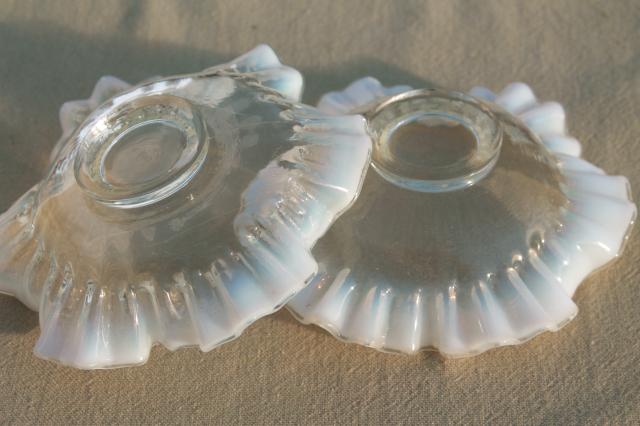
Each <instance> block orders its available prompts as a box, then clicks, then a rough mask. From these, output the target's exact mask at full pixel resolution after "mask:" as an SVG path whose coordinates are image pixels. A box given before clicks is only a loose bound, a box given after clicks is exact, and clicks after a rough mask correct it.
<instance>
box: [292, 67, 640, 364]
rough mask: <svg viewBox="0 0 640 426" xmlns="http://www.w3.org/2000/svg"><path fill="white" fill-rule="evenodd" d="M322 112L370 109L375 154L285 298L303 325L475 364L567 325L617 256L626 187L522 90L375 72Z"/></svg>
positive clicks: (627, 203) (630, 209)
mask: <svg viewBox="0 0 640 426" xmlns="http://www.w3.org/2000/svg"><path fill="white" fill-rule="evenodd" d="M319 108H320V109H322V110H324V111H326V112H329V113H334V114H344V113H354V112H357V113H363V114H364V115H365V117H366V118H367V121H368V127H369V133H370V135H371V137H372V140H373V153H372V162H371V166H372V167H371V168H370V169H369V171H368V172H367V175H366V178H365V181H364V184H363V188H362V192H361V194H360V195H359V197H358V199H357V201H356V202H355V204H354V205H353V207H351V208H350V210H349V211H348V212H347V213H346V214H344V215H343V216H342V217H341V218H340V219H338V220H337V221H336V223H335V224H334V225H333V226H332V228H331V229H330V230H329V232H328V233H327V234H326V235H325V236H324V237H323V238H321V239H320V240H319V242H318V243H317V245H316V246H315V248H314V250H313V254H314V256H315V258H316V260H317V261H318V263H319V268H320V270H319V273H318V274H317V275H316V277H315V278H314V279H313V281H312V282H311V284H310V285H309V286H308V287H306V288H305V289H304V290H302V291H301V292H300V293H299V294H298V295H297V296H296V297H295V298H294V299H292V301H291V302H290V303H289V304H288V307H289V309H290V310H291V311H292V312H293V313H294V315H295V316H296V317H297V318H299V319H300V320H301V321H303V322H305V323H312V324H316V325H319V326H321V327H323V328H325V329H327V330H329V331H330V332H331V333H332V334H334V335H335V336H336V337H338V338H340V339H343V340H345V341H349V342H355V343H359V344H362V345H366V346H370V347H373V348H376V349H380V350H384V351H392V352H405V353H414V352H416V351H419V350H423V349H434V350H438V351H439V352H441V353H442V354H444V355H446V356H451V357H459V356H468V355H473V354H477V353H480V352H482V351H485V350H487V349H489V348H492V347H496V346H501V345H510V344H517V343H521V342H523V341H525V340H527V339H529V338H531V337H533V336H535V335H536V334H538V333H540V332H542V331H545V330H552V331H554V330H558V329H559V328H560V327H562V326H563V325H564V324H566V323H567V322H568V321H569V320H571V319H572V318H573V317H574V316H575V315H576V313H577V308H576V305H575V304H574V303H573V301H572V300H571V297H572V295H573V294H574V292H575V290H576V287H577V286H578V285H579V284H580V282H581V281H582V280H583V279H584V278H585V277H586V276H587V275H589V274H590V273H591V272H593V271H594V270H596V269H598V268H600V267H602V266H603V265H605V264H607V263H609V262H610V261H611V260H613V259H614V258H616V257H617V256H618V255H619V254H620V253H621V251H622V248H623V246H624V243H625V241H626V239H627V237H628V232H629V229H630V226H631V224H632V223H633V221H634V218H635V214H636V207H635V205H634V204H633V203H632V202H631V196H630V190H629V183H628V181H627V179H626V178H624V177H621V176H608V175H606V174H605V173H604V172H603V171H602V170H601V169H599V168H598V167H596V166H594V165H593V164H591V163H589V162H587V161H585V160H583V159H582V158H580V151H581V149H580V144H579V142H578V141H576V140H575V139H573V138H571V137H570V136H568V135H567V132H566V126H565V113H564V110H563V108H562V106H561V105H559V104H558V103H554V102H547V103H541V102H539V101H538V100H537V99H536V97H535V96H534V94H533V92H532V91H531V89H530V88H529V87H528V86H527V85H525V84H522V83H515V84H511V85H509V86H508V87H506V88H505V89H504V90H503V91H502V92H500V93H499V94H497V95H495V94H493V93H491V92H490V91H489V90H487V89H483V88H476V89H474V90H472V91H471V93H470V94H469V95H467V94H463V93H458V92H448V91H442V90H438V89H424V90H411V88H409V87H407V86H397V87H391V88H386V87H383V86H382V85H380V83H379V82H378V81H377V80H375V79H372V78H365V79H362V80H358V81H356V82H355V83H353V84H352V85H351V86H349V87H348V88H347V89H345V90H344V91H342V92H332V93H329V94H327V95H325V96H324V97H323V98H322V99H321V101H320V104H319Z"/></svg>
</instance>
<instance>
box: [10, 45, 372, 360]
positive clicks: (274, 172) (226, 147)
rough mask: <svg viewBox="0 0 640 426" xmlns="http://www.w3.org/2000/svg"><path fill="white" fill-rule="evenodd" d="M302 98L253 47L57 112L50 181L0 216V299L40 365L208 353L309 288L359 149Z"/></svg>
mask: <svg viewBox="0 0 640 426" xmlns="http://www.w3.org/2000/svg"><path fill="white" fill-rule="evenodd" d="M301 90H302V77H301V75H300V73H298V72H297V71H296V70H294V69H292V68H289V67H285V66H283V65H281V64H280V62H279V61H278V59H277V57H276V56H275V54H274V52H273V51H272V50H271V49H270V48H269V47H267V46H259V47H257V48H256V49H254V50H253V51H251V52H250V53H248V54H246V55H244V56H242V57H240V58H238V59H236V60H234V61H232V62H230V63H227V64H224V65H221V66H217V67H213V68H209V69H207V70H204V71H202V72H200V73H196V74H191V75H182V76H175V77H169V78H161V79H156V80H153V81H148V82H145V83H142V84H139V85H137V86H133V87H132V86H130V85H128V84H126V83H124V82H122V81H120V80H117V79H115V78H111V77H107V78H103V79H101V80H100V81H99V82H98V84H97V85H96V88H95V90H94V93H93V95H92V96H91V98H89V99H87V100H83V101H75V102H71V103H67V104H65V105H64V106H63V107H62V109H61V122H62V127H63V136H62V138H61V139H60V142H59V143H58V144H57V146H56V148H55V149H54V152H53V154H52V164H51V167H50V169H49V171H48V172H47V174H46V177H45V178H44V179H43V180H42V182H40V183H39V184H37V185H36V186H35V187H34V188H33V189H31V190H30V191H29V192H27V193H26V194H25V195H24V196H23V197H22V198H21V199H20V200H18V201H17V202H16V203H15V204H14V205H13V206H12V207H11V208H10V209H9V210H8V211H7V212H5V213H4V214H2V215H1V216H0V291H2V292H3V293H7V294H11V295H15V296H16V297H17V298H19V299H20V300H21V301H22V302H23V303H25V304H26V305H27V306H29V307H30V308H31V309H34V310H37V311H39V315H40V328H41V335H40V338H39V340H38V342H37V345H36V349H35V352H36V354H37V355H38V356H40V357H43V358H46V359H52V360H56V361H59V362H61V363H63V364H66V365H71V366H74V367H79V368H107V367H116V366H125V365H134V364H140V363H143V362H144V361H146V359H147V358H148V355H149V351H150V349H151V346H152V345H153V344H155V343H160V344H162V345H164V346H166V347H167V348H169V349H176V348H179V347H182V346H192V345H195V346H199V347H200V348H201V349H202V350H204V351H206V350H209V349H212V348H213V347H215V346H217V345H220V344H222V343H224V342H226V341H228V340H230V339H233V338H234V337H236V336H238V335H239V334H240V333H241V332H242V330H243V329H244V328H245V327H246V326H247V325H248V324H250V323H251V322H252V321H254V320H256V319H257V318H260V317H261V316H264V315H267V314H269V313H271V312H273V311H274V310H275V309H277V308H278V307H279V306H281V305H282V304H283V303H285V302H286V301H287V300H288V299H289V298H290V297H291V296H292V295H293V294H294V293H295V292H297V291H298V290H300V289H301V288H302V287H303V286H304V285H305V284H306V283H307V282H308V280H309V279H310V277H312V276H313V275H314V273H315V272H316V271H317V265H316V263H315V261H314V260H313V258H312V257H311V255H310V252H309V250H310V248H311V247H312V245H313V244H314V243H315V241H316V240H317V239H318V238H319V237H320V236H321V235H322V234H323V233H324V232H325V231H326V229H327V228H328V227H329V225H330V224H331V223H332V221H333V220H334V219H335V218H336V217H337V215H339V214H340V213H341V212H342V211H343V210H345V209H346V208H347V207H348V206H349V205H350V204H351V203H352V201H353V200H354V198H355V197H356V194H357V191H358V189H359V187H360V184H361V180H362V174H363V170H364V169H365V167H366V164H367V163H368V159H369V155H370V140H369V138H368V136H367V135H366V132H365V126H364V125H365V122H364V120H363V118H362V117H360V116H332V115H327V114H325V113H322V112H320V111H318V110H316V109H315V108H311V107H306V106H302V105H300V104H298V103H297V101H298V100H299V97H300V92H301ZM347 165H348V167H347Z"/></svg>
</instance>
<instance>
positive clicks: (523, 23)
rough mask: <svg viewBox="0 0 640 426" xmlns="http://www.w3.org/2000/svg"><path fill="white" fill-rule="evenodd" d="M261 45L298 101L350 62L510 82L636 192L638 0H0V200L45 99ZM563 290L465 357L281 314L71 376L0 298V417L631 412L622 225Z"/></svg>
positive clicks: (40, 130) (636, 398)
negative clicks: (127, 363)
mask: <svg viewBox="0 0 640 426" xmlns="http://www.w3.org/2000/svg"><path fill="white" fill-rule="evenodd" d="M261 42H266V43H269V44H270V45H272V46H273V47H274V48H275V49H276V51H277V52H278V53H279V54H280V56H281V58H282V60H283V61H284V62H286V63H287V64H291V65H293V66H295V67H297V68H299V69H300V70H301V71H302V72H303V73H304V74H305V77H306V81H307V90H306V93H305V97H304V99H305V101H307V102H310V103H314V102H315V101H317V99H318V97H319V96H320V94H321V93H323V92H325V91H328V90H334V89H338V88H341V87H343V86H344V85H346V84H347V83H349V82H350V81H351V80H353V79H355V78H358V77H361V76H364V75H373V76H376V77H378V78H380V79H381V80H382V81H383V82H384V83H387V84H400V83H408V84H412V85H415V86H421V85H425V84H427V82H433V83H437V84H441V85H444V86H448V87H452V88H458V89H468V88H470V87H471V86H473V85H477V84H484V85H487V86H488V87H490V88H492V89H494V90H498V89H500V88H502V87H503V86H504V85H506V84H507V83H509V82H511V81H514V80H521V81H524V82H527V83H529V84H531V85H532V87H533V88H534V89H535V90H536V92H537V93H538V94H539V97H540V98H541V99H557V100H559V101H561V102H562V103H563V104H564V105H565V107H566V109H567V112H568V117H569V128H570V131H571V132H572V134H573V135H575V136H576V137H577V138H578V139H579V140H581V141H582V143H583V145H584V156H585V158H586V159H588V160H589V161H591V162H593V163H595V164H597V165H599V166H601V167H602V168H604V169H605V170H607V171H608V172H609V173H611V174H623V175H626V176H628V177H629V178H630V180H631V183H632V186H633V191H634V198H635V199H636V200H637V199H640V194H639V191H640V167H639V164H640V142H639V138H640V124H639V123H640V121H639V119H638V117H639V116H640V3H639V2H638V0H619V1H604V0H603V1H587V0H575V1H557V0H550V1H526V2H525V1H516V0H512V1H506V0H505V1H427V2H425V1H408V0H407V1H396V2H392V1H380V0H346V1H337V0H336V1H325V0H315V1H294V0H292V1H272V0H252V1H233V0H229V1H218V2H205V1H185V2H178V1H175V2H174V1H140V2H128V1H76V2H73V1H26V0H2V1H1V2H0V211H3V210H5V209H6V208H8V207H9V205H10V204H11V203H12V202H13V201H14V200H15V199H16V198H17V197H18V196H19V195H20V194H22V193H23V192H25V191H26V190H27V189H28V188H29V187H30V186H31V185H33V184H34V183H35V182H36V181H37V180H38V179H39V178H40V176H41V175H42V173H43V170H44V168H45V167H46V164H47V158H48V155H49V151H50V149H51V148H52V146H53V144H54V142H55V141H56V139H57V138H58V136H59V134H60V128H59V125H58V122H57V113H58V108H59V106H60V105H61V104H62V102H64V101H65V100H69V99H77V98H86V97H88V95H89V94H90V92H91V89H92V88H93V84H94V83H95V81H96V80H97V79H98V78H99V77H100V76H101V75H104V74H112V75H115V76H118V77H121V78H123V79H125V80H127V81H130V82H135V81H138V80H141V79H143V78H146V77H149V76H152V75H166V74H174V73H180V72H190V71H196V70H200V69H202V68H204V67H207V66H209V65H212V64H216V63H219V62H221V61H223V60H227V59H230V58H232V57H234V56H235V55H238V54H240V53H242V52H245V51H247V50H248V49H250V48H251V47H253V46H254V45H256V44H258V43H261ZM575 301H576V303H577V304H578V306H579V307H580V313H579V315H578V317H577V318H576V319H575V320H574V321H573V322H571V323H570V324H569V325H568V326H566V327H565V328H564V329H562V330H561V331H560V332H557V333H546V334H543V335H541V336H539V337H537V338H535V339H533V340H532V341H530V342H528V343H526V344H524V345H521V346H516V347H509V348H501V349H496V350H492V351H489V352H487V353H485V354H483V355H481V356H477V357H474V358H469V359H462V360H443V359H440V358H439V357H438V356H435V355H432V354H423V355H419V356H414V357H407V356H399V355H386V354H382V353H378V352H376V351H373V350H370V349H366V348H362V347H358V346H355V345H347V344H344V343H340V342H338V341H337V340H335V339H334V338H333V337H331V336H329V335H328V334H327V333H325V332H323V331H321V330H319V329H317V328H314V327H305V326H302V325H300V324H298V323H297V322H296V321H295V320H294V319H293V318H292V317H291V316H290V315H289V314H288V313H286V312H284V311H281V312H279V313H277V314H275V315H273V316H271V317H268V318H265V319H263V320H261V321H258V322H257V323H256V324H254V325H253V326H252V327H250V328H249V329H248V330H247V331H246V332H245V334H244V335H243V336H242V337H241V338H239V339H237V340H235V341H233V342H231V343H229V344H227V345H224V346H223V347H221V348H219V349H216V350H213V351H211V352H209V353H204V354H203V353H200V352H199V351H198V350H197V349H184V350H179V351H177V352H175V353H171V352H169V351H167V350H166V349H164V348H160V347H157V348H155V349H154V351H153V352H152V356H151V360H150V361H149V363H147V364H146V365H144V366H142V367H137V368H127V369H118V370H111V371H94V372H84V371H77V370H73V369H69V368H65V367H60V366H58V365H56V364H53V363H49V362H45V361H42V360H39V359H37V358H35V357H34V356H33V354H32V348H33V346H34V343H35V341H36V339H37V336H38V332H39V331H38V320H37V314H36V313H34V312H31V311H29V310H27V309H26V308H25V307H24V306H22V305H21V304H20V303H18V302H17V301H16V300H14V299H12V298H9V297H4V296H0V423H8V424H27V423H31V424H101V423H111V424H113V423H117V424H138V423H156V424H158V423H161V424H175V423H179V424H194V423H209V424H253V423H260V424H271V423H278V424H280V423H287V424H288V423H297V424H325V423H326V424H333V423H339V424H349V423H360V424H383V423H385V424H386V423H404V424H409V423H410V424H425V423H427V424H431V423H433V424H443V423H465V424H482V423H491V424H539V423H553V424H575V423H589V424H603V423H610V424H621V423H628V424H637V423H638V422H640V339H639V338H640V308H639V303H640V241H639V240H638V229H637V228H636V231H635V232H634V233H633V234H632V236H631V241H630V244H629V245H628V247H627V251H626V252H625V254H624V256H623V257H622V258H621V259H620V260H619V261H618V262H616V263H615V264H614V265H612V266H611V267H610V268H609V269H607V270H605V271H603V272H599V273H597V274H595V275H593V276H591V277H590V278H589V279H588V280H587V281H586V282H584V283H583V285H582V286H581V287H580V289H579V290H578V292H577V293H576V295H575Z"/></svg>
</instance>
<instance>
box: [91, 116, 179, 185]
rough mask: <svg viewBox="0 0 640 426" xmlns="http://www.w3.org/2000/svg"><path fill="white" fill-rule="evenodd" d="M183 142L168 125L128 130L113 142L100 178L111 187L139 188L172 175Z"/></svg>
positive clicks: (149, 124) (143, 125) (151, 124)
mask: <svg viewBox="0 0 640 426" xmlns="http://www.w3.org/2000/svg"><path fill="white" fill-rule="evenodd" d="M186 145H187V138H186V136H185V134H184V133H183V132H182V131H180V129H178V128H176V127H175V126H173V125H172V124H171V123H170V122H163V121H160V120H158V121H152V122H145V123H141V124H140V125H138V126H135V127H132V128H130V129H129V130H127V131H126V132H124V133H123V134H122V135H120V137H119V138H117V139H116V140H115V141H114V142H113V145H112V147H111V149H109V151H108V152H107V154H106V156H105V157H104V163H103V177H104V179H105V180H106V181H107V182H108V183H110V184H111V185H114V186H127V185H140V184H147V183H150V182H153V181H155V180H157V179H161V178H163V177H164V176H166V175H168V174H171V173H173V169H174V167H175V166H176V163H177V162H178V160H179V159H180V157H181V156H182V153H183V151H184V149H185V147H186Z"/></svg>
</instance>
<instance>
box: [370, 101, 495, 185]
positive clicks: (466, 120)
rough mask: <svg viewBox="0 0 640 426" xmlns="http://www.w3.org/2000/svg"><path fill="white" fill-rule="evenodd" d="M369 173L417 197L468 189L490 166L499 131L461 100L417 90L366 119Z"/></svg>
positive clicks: (489, 117) (482, 110) (481, 109)
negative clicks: (370, 146)
mask: <svg viewBox="0 0 640 426" xmlns="http://www.w3.org/2000/svg"><path fill="white" fill-rule="evenodd" d="M368 116H369V117H368V118H369V126H370V131H371V136H372V139H373V154H372V165H373V168H374V169H375V170H376V171H377V172H378V174H380V175H381V176H382V177H384V178H385V179H386V180H388V181H389V182H391V183H393V184H395V185H397V186H401V187H403V188H406V189H410V190H413V191H421V192H442V191H452V190H456V189H460V188H464V187H467V186H470V185H473V184H474V183H476V182H477V181H478V180H480V179H482V178H483V177H484V176H485V175H486V174H487V173H489V171H491V169H492V168H493V166H494V165H495V163H496V161H497V159H498V156H499V154H500V146H501V143H502V129H501V128H500V126H499V124H498V122H497V121H496V120H495V118H494V116H493V113H492V112H491V111H489V110H488V109H487V108H486V107H485V106H484V105H481V104H479V103H477V102H476V101H475V100H473V99H471V98H469V97H466V96H464V95H458V94H456V93H441V92H438V91H432V90H416V91H412V92H407V93H403V94H402V95H399V96H396V97H394V98H391V99H389V100H387V101H386V102H384V103H382V104H381V105H379V106H378V107H377V108H376V109H375V110H373V111H372V112H371V113H369V114H368Z"/></svg>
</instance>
